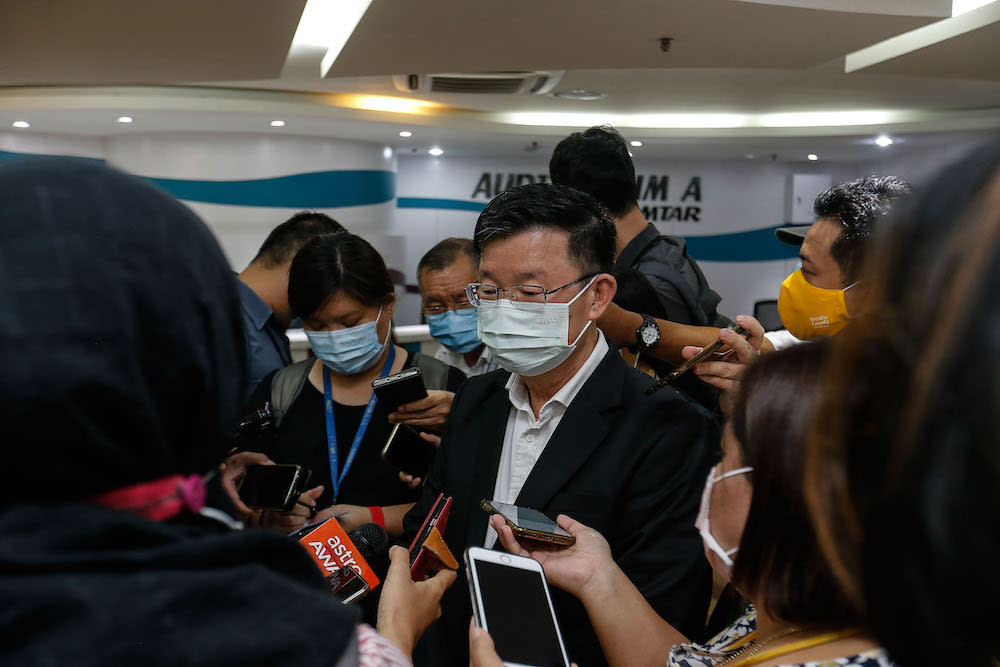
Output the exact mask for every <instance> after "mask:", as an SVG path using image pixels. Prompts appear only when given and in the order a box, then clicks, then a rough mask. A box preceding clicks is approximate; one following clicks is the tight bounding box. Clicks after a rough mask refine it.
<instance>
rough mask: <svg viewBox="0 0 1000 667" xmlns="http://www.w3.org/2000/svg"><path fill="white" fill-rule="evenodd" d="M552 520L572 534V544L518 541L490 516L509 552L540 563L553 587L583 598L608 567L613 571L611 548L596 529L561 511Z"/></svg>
mask: <svg viewBox="0 0 1000 667" xmlns="http://www.w3.org/2000/svg"><path fill="white" fill-rule="evenodd" d="M556 523H558V524H559V526H560V527H562V528H563V529H564V530H565V531H567V532H568V533H571V534H572V535H573V536H574V537H576V542H575V543H574V544H573V545H572V546H568V547H566V546H558V545H548V544H544V543H541V542H530V541H527V540H525V541H519V540H518V539H517V538H516V537H515V536H514V533H513V531H512V530H511V529H510V526H508V525H507V523H506V522H505V521H504V520H503V517H501V516H500V515H498V514H494V515H493V516H492V517H490V525H491V526H493V529H494V530H496V531H497V534H498V535H499V539H500V543H501V544H502V545H503V547H504V548H505V549H506V550H507V551H508V552H509V553H512V554H515V555H517V556H527V557H528V558H534V559H535V560H537V561H538V562H539V563H541V564H542V568H543V569H544V570H545V578H546V579H547V580H548V581H549V583H550V584H552V585H553V586H555V587H556V588H561V589H562V590H564V591H566V592H567V593H570V594H572V595H575V596H576V597H578V598H580V599H584V598H585V596H586V595H587V592H588V590H589V589H590V588H591V587H592V586H593V585H594V584H595V583H597V581H596V580H597V579H598V578H599V577H600V576H601V575H602V574H603V573H605V572H606V571H608V570H617V569H618V566H617V565H616V564H615V561H614V558H612V556H611V547H610V546H608V541H607V540H605V539H604V536H602V535H601V534H600V533H599V532H597V531H596V530H594V529H593V528H589V527H587V526H585V525H583V524H582V523H580V522H579V521H574V520H573V519H571V518H569V517H568V516H566V515H565V514H560V515H559V516H558V517H556Z"/></svg>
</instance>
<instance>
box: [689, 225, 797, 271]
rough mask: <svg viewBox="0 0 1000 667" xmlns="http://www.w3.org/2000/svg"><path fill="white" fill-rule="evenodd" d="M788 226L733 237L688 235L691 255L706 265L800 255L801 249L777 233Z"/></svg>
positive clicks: (768, 260)
mask: <svg viewBox="0 0 1000 667" xmlns="http://www.w3.org/2000/svg"><path fill="white" fill-rule="evenodd" d="M785 226H786V225H784V224H782V225H775V226H774V227H764V228H763V229H751V230H749V231H745V232H734V233H731V234H711V235H708V236H685V237H684V238H685V239H687V247H688V252H689V253H690V254H691V256H692V257H694V258H695V259H697V260H699V261H702V262H773V261H777V260H783V259H792V258H795V257H798V256H799V247H798V246H793V245H788V244H787V243H782V242H781V241H779V240H778V239H777V237H775V235H774V230H775V229H777V228H778V227H785Z"/></svg>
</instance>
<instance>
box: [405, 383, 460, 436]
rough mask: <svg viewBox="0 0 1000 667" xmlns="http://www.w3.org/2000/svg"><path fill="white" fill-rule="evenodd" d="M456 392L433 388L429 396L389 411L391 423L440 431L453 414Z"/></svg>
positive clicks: (429, 391)
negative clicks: (452, 404)
mask: <svg viewBox="0 0 1000 667" xmlns="http://www.w3.org/2000/svg"><path fill="white" fill-rule="evenodd" d="M454 399H455V393H454V392H451V391H443V390H440V389H431V390H428V392H427V398H422V399H420V400H419V401H413V402H412V403H406V404H405V405H401V406H399V407H398V408H397V409H396V411H395V412H390V413H389V423H390V424H399V423H402V424H408V425H410V426H412V427H413V428H415V429H427V430H430V431H437V432H440V431H441V430H442V429H444V424H445V422H446V421H448V415H449V414H451V402H452V401H453V400H454Z"/></svg>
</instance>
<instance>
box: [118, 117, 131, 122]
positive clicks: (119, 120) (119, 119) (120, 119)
mask: <svg viewBox="0 0 1000 667" xmlns="http://www.w3.org/2000/svg"><path fill="white" fill-rule="evenodd" d="M117 122H119V123H131V122H132V116H118V120H117Z"/></svg>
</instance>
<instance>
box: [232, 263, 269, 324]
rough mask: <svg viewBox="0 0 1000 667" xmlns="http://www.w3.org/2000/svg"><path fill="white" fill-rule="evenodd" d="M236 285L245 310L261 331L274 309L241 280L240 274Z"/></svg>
mask: <svg viewBox="0 0 1000 667" xmlns="http://www.w3.org/2000/svg"><path fill="white" fill-rule="evenodd" d="M236 286H237V288H238V289H239V291H240V303H242V304H243V312H245V313H246V314H247V315H248V316H249V317H250V321H251V322H253V325H254V326H255V327H257V330H258V331H260V330H261V329H263V328H264V327H265V326H267V322H268V320H269V319H271V315H274V311H273V310H271V307H270V306H269V305H267V304H266V303H264V300H263V299H261V298H260V297H259V296H257V293H256V292H254V291H253V290H252V289H250V287H249V286H248V285H247V284H246V283H245V282H243V281H242V280H240V279H239V277H238V276H237V278H236Z"/></svg>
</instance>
